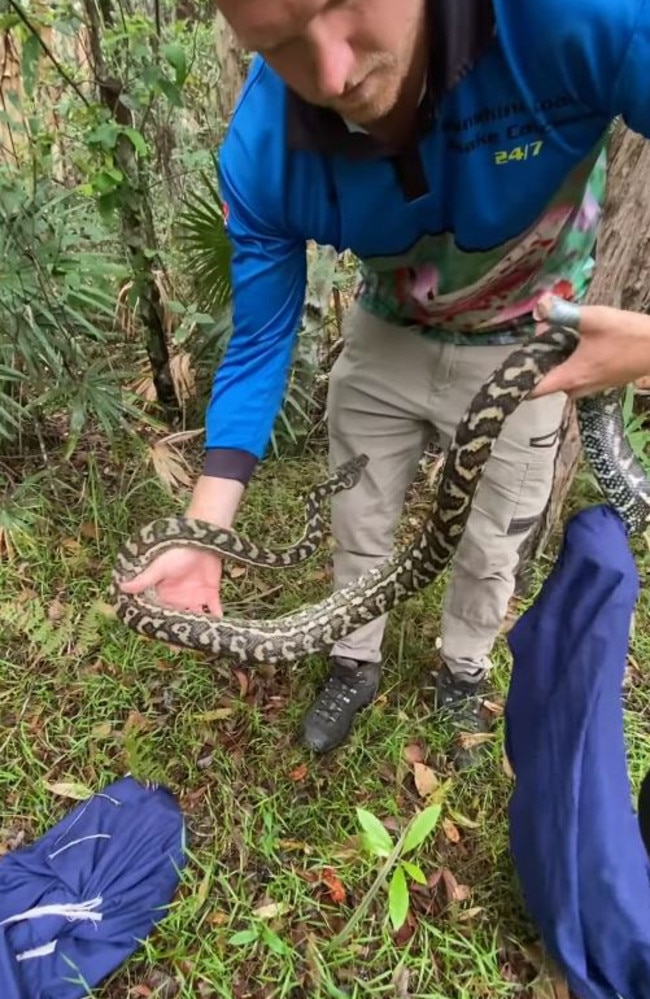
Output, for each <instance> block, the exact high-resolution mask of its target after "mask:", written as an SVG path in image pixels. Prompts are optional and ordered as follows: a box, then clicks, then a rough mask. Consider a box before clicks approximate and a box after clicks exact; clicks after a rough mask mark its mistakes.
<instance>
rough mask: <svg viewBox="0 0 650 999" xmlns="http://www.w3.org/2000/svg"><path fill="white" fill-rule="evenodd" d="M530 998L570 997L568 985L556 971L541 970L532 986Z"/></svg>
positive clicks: (562, 998) (558, 998)
mask: <svg viewBox="0 0 650 999" xmlns="http://www.w3.org/2000/svg"><path fill="white" fill-rule="evenodd" d="M532 999H571V993H570V992H569V986H568V985H567V983H566V981H565V979H564V978H563V977H562V976H561V975H560V973H559V972H558V971H555V970H548V971H545V972H542V974H541V976H540V978H539V979H538V981H537V982H535V985H534V987H533V992H532Z"/></svg>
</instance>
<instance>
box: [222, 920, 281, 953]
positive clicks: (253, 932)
mask: <svg viewBox="0 0 650 999" xmlns="http://www.w3.org/2000/svg"><path fill="white" fill-rule="evenodd" d="M229 943H230V945H231V946H233V947H257V946H258V945H260V946H262V947H268V949H269V950H270V951H272V952H273V953H274V954H278V955H279V956H281V957H285V956H286V955H287V954H288V953H289V947H288V945H287V944H286V943H285V942H284V940H283V939H282V938H281V937H279V936H278V934H277V933H276V932H275V930H272V929H271V927H270V926H267V925H266V924H265V923H264V922H263V921H262V920H261V919H259V920H256V921H255V922H254V923H252V924H251V926H250V927H249V928H248V929H246V930H240V931H239V932H238V933H235V934H234V935H233V936H232V937H231V938H230V940H229Z"/></svg>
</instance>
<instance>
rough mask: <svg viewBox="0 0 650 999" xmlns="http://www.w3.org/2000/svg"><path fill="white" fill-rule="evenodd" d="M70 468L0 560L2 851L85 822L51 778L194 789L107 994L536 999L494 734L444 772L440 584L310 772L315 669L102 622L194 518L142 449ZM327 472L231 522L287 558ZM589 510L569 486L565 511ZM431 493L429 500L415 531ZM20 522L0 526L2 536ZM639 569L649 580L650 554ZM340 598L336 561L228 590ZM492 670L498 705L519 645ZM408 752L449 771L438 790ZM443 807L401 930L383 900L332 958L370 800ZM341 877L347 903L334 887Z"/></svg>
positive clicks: (288, 484)
mask: <svg viewBox="0 0 650 999" xmlns="http://www.w3.org/2000/svg"><path fill="white" fill-rule="evenodd" d="M75 461H76V463H75V464H69V465H67V466H66V467H65V469H61V470H60V474H59V475H58V477H57V476H55V477H54V479H53V480H52V482H54V483H55V485H54V486H53V485H52V484H51V483H50V485H47V486H39V492H38V494H37V495H36V497H35V498H34V502H33V504H31V505H30V504H29V503H26V504H25V505H24V507H23V511H28V513H23V525H22V526H23V528H25V529H24V530H22V531H18V530H16V531H14V532H13V533H11V534H10V535H9V537H10V540H11V542H12V548H13V557H12V558H11V559H7V558H5V559H4V560H3V561H2V562H0V592H1V593H2V601H1V602H0V622H4V624H3V626H2V630H1V632H0V634H1V637H0V720H1V721H2V727H1V728H0V801H1V802H2V805H1V809H2V810H1V812H0V849H2V846H3V843H4V844H5V847H6V845H7V844H10V845H11V844H15V843H16V842H19V841H20V838H21V837H24V841H30V840H31V839H33V838H34V837H36V836H38V835H39V834H40V833H42V832H44V831H45V830H46V829H47V828H48V827H50V826H51V825H52V824H53V823H54V822H56V821H57V820H58V819H60V818H61V817H62V816H63V815H64V814H65V812H66V811H67V810H68V809H69V808H70V807H72V805H73V804H74V802H73V801H71V800H70V799H68V798H66V797H63V796H61V795H60V794H57V793H54V792H53V790H52V787H53V785H54V786H56V785H57V784H70V783H73V784H81V785H83V786H84V787H86V788H88V789H90V790H92V791H96V790H99V789H100V788H101V787H103V786H104V785H105V784H107V783H109V782H111V781H113V780H115V779H117V778H119V777H120V776H122V775H124V774H125V773H126V772H132V773H133V774H134V775H135V776H136V777H138V778H140V779H147V780H155V781H160V782H163V783H165V784H166V785H168V786H169V787H170V788H171V789H172V790H173V791H174V792H175V793H176V794H177V795H178V797H179V801H180V804H181V806H182V807H183V810H184V813H185V815H186V818H187V826H188V837H189V848H190V851H191V857H190V863H189V865H188V867H187V870H186V871H185V873H184V875H183V879H182V884H181V887H180V889H179V892H178V894H177V896H176V899H175V901H174V903H173V906H172V908H171V911H170V913H169V915H168V916H167V918H166V919H165V920H164V921H163V923H162V924H161V925H160V927H159V928H158V930H157V931H156V932H155V933H154V934H153V935H152V936H151V937H150V938H149V939H148V940H147V941H146V942H145V943H144V945H143V946H142V947H141V948H140V949H139V950H138V952H137V953H136V954H135V955H134V957H133V958H132V959H131V961H130V962H129V963H128V964H127V965H126V966H125V967H123V968H122V969H120V970H119V972H118V973H117V974H116V975H114V976H113V978H112V979H111V980H110V981H109V982H107V983H105V984H104V985H103V986H102V987H101V988H100V989H98V990H96V991H95V993H93V995H94V996H95V999H118V997H119V999H127V997H136V996H140V997H141V996H145V997H146V996H156V997H159V999H170V997H178V999H194V997H201V999H208V997H213V996H214V997H228V999H231V997H232V999H245V997H248V996H250V997H253V996H255V997H256V999H258V997H259V999H271V997H272V999H302V997H306V996H309V997H311V999H326V997H335V999H336V997H349V999H361V997H381V996H392V997H398V999H406V997H407V996H414V997H420V999H487V997H489V999H502V997H503V999H505V997H509V996H519V997H524V999H526V997H533V996H541V995H542V994H544V995H547V994H550V993H542V992H541V991H540V992H538V991H536V989H537V988H538V986H539V984H540V981H541V979H540V974H539V966H538V965H537V963H536V960H535V958H534V956H533V955H534V953H535V945H536V934H535V931H534V928H533V927H532V926H531V924H530V923H529V921H528V919H527V916H526V913H525V911H524V907H523V904H522V900H521V897H520V894H519V892H518V888H517V883H516V879H515V876H514V872H513V869H512V864H511V860H510V856H509V852H508V830H507V804H508V796H509V792H510V787H511V784H510V779H509V777H508V775H507V773H506V772H505V770H504V767H503V761H502V741H501V731H500V724H499V723H498V724H497V736H496V738H495V740H494V742H493V743H491V744H490V745H489V747H488V748H487V751H486V753H485V755H484V757H483V759H482V760H481V761H480V763H479V764H478V765H477V766H476V767H475V768H473V769H472V770H471V771H468V772H466V773H464V774H462V775H457V774H455V773H454V772H453V771H452V770H451V768H450V766H449V764H448V761H447V753H448V750H449V748H450V744H451V741H450V740H451V732H450V731H449V730H448V729H446V728H445V727H444V726H443V725H441V724H440V722H439V720H438V719H436V718H435V717H434V715H433V713H432V710H431V690H430V681H431V671H430V667H431V664H432V662H433V659H434V655H435V651H434V647H435V639H436V635H437V623H438V615H439V606H440V598H441V593H442V586H443V583H444V581H441V582H440V583H438V584H436V585H434V586H432V587H431V588H430V589H429V590H428V591H427V592H425V593H423V594H420V595H419V596H418V597H416V598H414V599H413V600H412V601H411V602H409V603H408V604H406V605H405V606H404V607H402V608H400V609H399V610H397V611H395V612H394V613H393V614H392V615H391V618H390V623H389V627H388V631H387V636H386V648H385V651H386V667H385V672H384V678H383V685H382V690H381V696H380V697H379V699H378V701H377V702H376V704H375V705H374V706H373V708H372V709H371V710H369V711H367V712H365V713H364V714H363V716H362V717H361V718H360V719H359V721H358V723H357V725H356V726H355V728H354V731H353V734H352V737H351V739H350V740H349V741H348V743H347V744H346V745H344V746H343V747H342V748H341V749H340V750H338V751H337V752H335V753H333V754H331V755H329V756H327V757H325V758H315V757H312V756H311V755H309V754H308V753H306V752H305V751H304V750H303V749H302V748H301V746H300V744H299V742H298V738H297V734H298V729H299V722H300V718H301V715H302V713H303V712H304V710H305V709H306V708H307V706H308V705H309V703H310V700H311V698H312V696H313V694H314V691H315V689H316V686H317V684H318V681H319V678H320V677H321V676H322V672H323V667H324V662H323V660H321V659H317V658H314V659H313V660H311V661H309V662H306V663H301V664H299V665H295V666H293V667H291V668H285V669H281V668H276V669H273V668H266V669H260V670H259V671H257V672H255V673H249V672H244V671H242V670H240V669H237V668H233V667H232V666H231V665H230V664H228V663H225V662H219V661H216V660H210V659H209V658H201V657H199V656H195V655H193V654H190V653H185V652H178V651H172V650H170V649H169V648H167V647H166V646H164V645H158V644H155V643H151V642H146V641H144V640H141V639H139V638H138V637H137V636H135V635H133V634H132V633H130V632H127V631H126V630H125V629H124V628H123V627H122V626H120V625H119V624H118V623H117V622H115V621H110V620H108V621H107V620H105V619H104V618H102V617H101V616H100V614H99V613H98V612H97V607H96V603H97V601H101V600H102V599H103V596H104V592H105V585H106V583H107V581H108V577H109V573H110V570H111V566H112V563H113V559H114V556H115V552H116V550H117V546H118V545H119V543H120V541H121V540H122V539H123V537H124V536H125V534H126V533H128V532H129V530H132V529H134V528H135V526H136V525H138V524H140V523H142V522H144V521H146V520H150V519H151V517H152V516H154V515H158V514H161V515H162V514H164V513H166V512H169V511H172V510H178V509H181V506H182V504H181V501H180V500H177V501H174V500H172V499H171V498H170V496H169V494H168V493H166V492H165V491H164V490H163V488H162V487H161V485H160V483H159V482H158V480H156V479H155V478H152V477H151V475H150V473H149V472H148V471H147V470H146V469H144V468H143V466H142V462H141V459H139V457H138V456H137V455H135V456H134V455H133V454H132V453H130V452H129V450H128V449H126V450H124V451H123V453H119V452H116V453H114V454H113V455H111V456H106V455H100V454H98V453H95V452H93V451H92V450H89V451H88V452H87V454H86V455H85V456H84V455H82V456H81V457H80V458H78V459H76V460H75ZM323 469H324V466H323V462H322V460H321V459H320V458H319V457H318V455H311V456H307V457H304V458H301V459H296V460H290V461H289V460H286V461H283V462H269V463H268V464H267V465H266V466H265V467H264V468H263V470H262V471H261V472H260V474H259V475H258V476H257V477H256V479H255V481H254V483H253V484H252V486H251V487H250V490H249V492H248V494H247V498H246V502H245V506H244V508H243V510H242V514H241V518H240V521H239V523H238V527H239V529H240V530H241V531H242V532H243V533H246V534H248V535H249V536H252V537H255V538H256V539H259V540H262V541H268V542H270V543H273V544H282V543H288V542H289V541H290V540H291V539H293V538H295V537H296V536H297V534H298V533H299V532H300V525H301V522H302V520H301V518H302V504H301V498H300V497H301V493H302V491H303V489H304V484H305V483H306V482H310V483H311V482H316V481H318V480H320V479H321V478H322V477H323V474H324V470H323ZM57 482H58V485H57V484H56V483H57ZM63 482H65V485H62V483H63ZM53 489H54V490H55V492H54V493H53V492H52V490H53ZM585 498H587V499H590V497H589V496H585V493H584V491H583V492H582V493H574V496H573V497H572V503H574V504H575V503H582V502H584V500H585ZM426 502H427V497H426V495H422V493H421V492H416V493H414V495H413V496H412V497H411V500H410V509H409V510H408V511H407V516H406V517H405V519H404V524H405V525H408V523H409V517H411V518H413V517H415V518H419V516H420V515H421V512H422V509H423V507H424V506H425V505H426ZM7 516H9V515H7ZM25 518H27V521H25ZM11 523H12V522H11V520H10V517H9V520H7V519H6V518H5V522H4V524H5V528H6V527H7V526H9V527H11ZM16 524H17V521H14V522H13V525H14V527H15V526H16ZM19 526H20V525H19ZM405 529H408V526H406V527H405ZM638 554H639V564H640V567H641V570H642V572H643V573H646V572H648V570H649V568H650V559H648V557H647V554H646V552H645V551H644V550H642V549H639V552H638ZM551 557H552V556H548V557H547V558H546V559H545V560H543V564H542V565H541V566H540V567H539V571H538V583H539V582H540V581H541V579H542V578H543V574H544V573H545V572H546V571H548V567H549V565H550V560H551ZM230 571H231V572H232V569H230ZM329 587H330V573H329V557H328V551H327V548H325V549H324V550H323V551H321V552H319V553H318V555H317V556H315V557H314V559H312V560H311V561H310V562H309V563H308V564H306V565H305V566H303V567H301V568H300V569H294V570H290V571H285V572H283V573H282V575H281V576H279V575H277V574H273V573H272V572H266V573H264V572H251V571H250V570H246V571H245V572H244V573H243V574H240V572H239V571H238V570H235V572H234V574H233V575H230V576H228V575H227V577H226V582H225V597H226V604H227V606H228V608H229V610H230V611H231V612H233V613H235V612H237V613H245V614H246V615H249V616H254V615H258V614H259V615H260V616H262V615H263V616H271V615H277V614H280V613H282V612H284V611H287V610H290V609H292V608H294V607H298V606H299V605H302V604H306V603H308V602H311V601H313V600H316V599H318V598H319V597H321V596H323V595H325V594H326V593H327V592H328V591H329ZM648 600H649V598H648V597H647V595H646V594H645V593H644V594H643V595H642V596H641V600H640V605H639V613H638V616H637V621H636V629H635V633H634V636H633V639H632V643H631V662H632V670H631V671H632V674H633V679H634V680H635V682H634V683H633V684H632V686H631V688H630V692H629V697H628V700H627V710H626V721H627V729H628V738H629V751H630V772H631V775H632V778H633V781H634V782H638V781H639V780H640V778H641V777H642V776H643V774H644V773H645V770H646V769H647V768H648V765H650V751H649V750H648V748H647V747H648V745H649V743H648V733H649V730H650V695H649V694H648V693H647V683H645V682H644V681H645V680H646V679H647V669H646V667H645V666H644V663H646V662H647V661H648V655H647V653H648V648H647V646H648V642H649V641H650V637H649V636H650V628H649V627H648V625H649V623H650V605H649V603H648ZM496 658H497V662H498V669H497V672H496V683H497V686H498V688H499V692H500V696H501V698H503V696H504V695H505V692H506V689H507V683H508V654H507V649H506V645H505V641H504V640H503V639H500V641H499V644H498V648H497V652H496ZM414 759H418V760H421V761H422V762H423V763H424V764H425V765H426V766H427V767H428V768H430V770H431V771H433V774H434V776H435V785H436V786H435V787H434V788H433V790H432V791H431V796H430V797H429V798H427V799H425V798H423V797H422V796H421V794H420V793H419V791H418V788H417V786H416V783H415V780H414V768H413V760H414ZM430 800H440V801H441V803H442V806H443V819H444V822H443V823H442V824H441V825H440V826H439V828H438V830H437V833H436V835H435V836H433V837H431V839H430V841H427V843H426V844H425V845H424V846H423V847H422V849H421V850H420V851H419V852H418V854H417V856H416V858H415V859H417V862H418V864H419V865H420V866H421V867H422V868H423V870H424V872H425V874H426V875H427V876H428V878H429V883H428V885H427V886H424V887H422V888H419V889H413V890H412V893H411V913H412V915H411V917H410V918H409V921H408V922H407V924H406V926H405V928H404V929H403V930H402V931H400V932H399V933H398V934H394V933H393V932H392V931H391V929H390V927H389V924H388V920H387V902H386V896H385V894H382V893H380V894H379V895H378V896H377V898H376V899H375V901H374V903H373V905H372V906H371V907H370V909H369V912H368V915H367V916H366V918H365V919H364V920H362V922H361V923H360V925H359V926H358V927H357V929H356V931H355V932H354V934H353V935H352V936H351V937H350V939H349V940H347V942H345V943H344V944H343V945H342V946H340V947H337V946H335V945H334V944H333V943H332V941H333V940H334V938H335V937H336V935H337V934H338V933H340V932H341V931H342V930H343V929H344V927H345V925H346V923H347V921H348V920H349V919H350V917H351V916H352V914H353V912H354V911H355V908H356V907H357V906H358V905H359V904H360V902H361V900H362V899H363V897H364V894H365V893H366V892H367V891H368V889H369V887H370V885H371V883H372V881H373V878H374V875H375V873H376V870H377V863H376V861H374V860H373V859H372V858H371V857H370V856H369V855H368V853H367V852H365V851H364V849H363V848H362V844H361V842H360V839H359V831H360V830H359V825H358V822H357V818H356V811H355V810H356V808H357V807H358V806H360V807H363V808H366V809H369V810H370V811H372V812H373V813H374V814H375V815H377V816H379V817H380V818H381V819H382V820H384V821H385V822H386V823H387V825H388V827H389V828H391V829H392V830H393V831H394V832H395V831H397V830H399V829H401V828H403V826H404V825H405V823H406V822H407V821H408V820H409V819H410V818H411V817H412V816H413V815H414V814H415V813H416V812H417V811H418V810H419V809H421V808H422V807H423V806H424V804H426V803H427V801H430ZM331 872H333V876H334V878H336V879H338V881H337V882H336V883H337V884H340V886H342V888H343V890H344V892H345V899H344V900H341V899H340V895H337V894H336V892H333V891H332V887H331V885H332V873H331ZM233 938H234V940H233ZM540 987H541V986H540Z"/></svg>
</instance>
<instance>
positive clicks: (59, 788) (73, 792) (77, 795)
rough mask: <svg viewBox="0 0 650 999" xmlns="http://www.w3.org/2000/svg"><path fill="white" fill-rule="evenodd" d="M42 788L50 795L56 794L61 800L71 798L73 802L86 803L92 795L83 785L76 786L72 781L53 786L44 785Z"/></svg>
mask: <svg viewBox="0 0 650 999" xmlns="http://www.w3.org/2000/svg"><path fill="white" fill-rule="evenodd" d="M44 787H45V788H46V790H48V791H49V792H50V793H51V794H56V795H58V796H59V797H61V798H72V799H73V800H74V801H86V800H87V799H88V798H91V797H92V795H93V793H94V792H93V791H91V790H90V788H87V787H85V786H84V785H83V784H77V783H74V782H72V781H71V782H70V783H67V782H66V781H60V782H57V783H54V784H44Z"/></svg>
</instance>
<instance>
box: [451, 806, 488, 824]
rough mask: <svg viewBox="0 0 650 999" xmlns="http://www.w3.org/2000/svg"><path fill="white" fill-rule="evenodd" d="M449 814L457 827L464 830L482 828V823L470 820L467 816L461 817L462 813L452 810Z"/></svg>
mask: <svg viewBox="0 0 650 999" xmlns="http://www.w3.org/2000/svg"><path fill="white" fill-rule="evenodd" d="M449 814H450V815H451V817H452V819H453V821H454V822H455V823H456V825H457V826H460V827H461V828H462V829H480V828H481V823H480V822H477V821H476V820H475V819H468V818H467V816H466V815H461V813H460V812H455V811H454V810H453V809H452V808H450V809H449Z"/></svg>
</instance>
